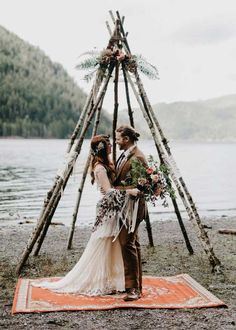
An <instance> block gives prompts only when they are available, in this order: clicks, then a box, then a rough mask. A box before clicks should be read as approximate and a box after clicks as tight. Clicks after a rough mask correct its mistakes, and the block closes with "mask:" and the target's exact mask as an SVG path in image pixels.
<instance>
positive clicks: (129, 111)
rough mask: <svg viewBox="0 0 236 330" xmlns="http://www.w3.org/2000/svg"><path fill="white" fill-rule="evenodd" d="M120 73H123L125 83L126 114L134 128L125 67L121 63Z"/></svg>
mask: <svg viewBox="0 0 236 330" xmlns="http://www.w3.org/2000/svg"><path fill="white" fill-rule="evenodd" d="M122 71H123V76H124V82H125V94H126V101H127V105H128V114H129V120H130V125H131V126H132V127H133V128H134V117H133V110H132V108H131V103H130V96H129V86H128V81H127V77H126V71H125V65H124V63H123V62H122Z"/></svg>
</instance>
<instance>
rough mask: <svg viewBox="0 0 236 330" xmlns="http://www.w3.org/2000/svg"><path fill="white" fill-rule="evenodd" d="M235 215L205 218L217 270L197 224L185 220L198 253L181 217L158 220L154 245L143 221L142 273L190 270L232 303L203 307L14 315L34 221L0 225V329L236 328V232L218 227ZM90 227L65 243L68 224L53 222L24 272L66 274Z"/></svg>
mask: <svg viewBox="0 0 236 330" xmlns="http://www.w3.org/2000/svg"><path fill="white" fill-rule="evenodd" d="M235 220H236V219H235V217H221V218H204V219H203V224H204V226H205V227H206V230H207V232H208V235H209V237H210V239H211V243H212V245H213V247H214V251H215V254H216V255H217V257H218V258H219V259H220V261H221V263H222V265H223V272H222V273H220V274H216V273H212V271H211V267H210V265H209V261H208V259H207V257H206V254H205V252H204V251H203V249H202V247H201V245H200V244H199V240H198V238H197V236H196V234H195V231H194V229H193V226H192V224H191V223H190V222H189V221H188V220H186V221H185V225H186V229H187V232H188V234H189V238H190V240H191V244H192V246H193V249H194V254H193V255H189V253H188V251H187V248H186V246H185V243H184V240H183V237H182V233H181V231H180V227H179V225H178V222H177V221H174V220H170V221H155V222H153V223H152V232H153V238H154V242H155V247H154V248H150V247H149V246H148V236H147V232H146V228H145V223H142V224H141V226H140V233H139V234H140V241H141V244H142V263H143V274H144V275H154V276H171V275H176V274H181V273H188V274H189V275H190V276H191V277H193V278H194V279H195V280H196V281H198V282H199V283H200V284H201V285H202V286H204V287H205V288H206V289H208V290H209V291H210V292H212V293H213V294H214V295H216V296H217V297H218V298H219V299H221V300H223V301H224V302H225V303H226V305H227V308H201V309H175V310H168V309H116V310H108V311H77V312H53V313H34V314H33V313H32V314H16V315H13V316H12V315H11V307H12V301H13V296H14V290H15V286H16V282H17V276H16V274H15V269H16V265H17V262H18V260H19V257H20V255H21V253H22V249H23V248H24V247H25V245H26V242H27V240H28V238H29V235H30V234H31V232H32V230H33V228H34V227H33V225H32V224H27V223H23V224H18V225H15V226H3V227H0V241H1V248H0V263H1V267H0V281H1V298H0V299H1V300H0V305H1V309H0V328H1V329H19V330H20V329H35V330H38V329H44V330H46V329H96V330H97V329H107V330H109V329H119V330H120V329H196V330H201V329H208V330H209V329H224V330H226V329H236V236H235V235H224V234H220V233H219V232H218V231H219V229H229V228H230V229H236V222H235ZM90 230H91V228H90V227H80V226H78V227H77V228H76V233H75V237H74V241H73V242H74V244H73V249H72V250H70V251H68V250H67V249H66V242H67V236H68V231H69V227H66V226H60V225H51V228H50V230H49V232H48V234H47V237H46V239H45V241H44V244H43V246H42V249H41V253H40V255H39V256H38V257H33V256H30V258H29V260H28V262H27V264H26V266H25V267H24V269H23V271H22V274H21V276H22V277H27V278H38V277H43V276H45V277H46V276H62V275H63V274H65V273H66V272H67V271H68V270H70V269H71V268H72V266H73V265H74V264H75V263H76V261H77V260H78V259H79V257H80V255H81V254H82V252H83V249H84V247H85V245H86V242H87V241H88V239H89V235H90Z"/></svg>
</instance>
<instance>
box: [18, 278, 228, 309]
mask: <svg viewBox="0 0 236 330" xmlns="http://www.w3.org/2000/svg"><path fill="white" fill-rule="evenodd" d="M58 279H59V278H50V279H49V280H53V281H55V280H58ZM41 280H42V279H38V281H41ZM32 281H35V279H34V280H33V279H23V278H20V279H19V280H18V283H17V286H16V291H15V297H14V302H13V307H12V313H13V314H15V313H33V312H52V311H73V310H106V309H114V308H201V307H217V306H226V305H225V303H224V302H223V301H221V300H219V299H218V298H217V297H215V296H214V295H213V294H212V293H210V292H209V291H208V290H206V289H205V288H204V287H202V286H201V285H200V284H199V283H197V282H196V281H195V280H194V279H193V278H191V277H190V276H189V275H187V274H180V275H177V276H172V277H152V276H145V277H144V278H143V294H142V298H141V299H139V300H137V301H129V302H125V301H123V299H122V298H123V297H124V294H117V295H107V296H99V297H98V296H97V297H88V296H84V295H75V294H61V293H55V292H52V291H49V290H47V289H42V288H36V287H33V286H32V285H31V282H32Z"/></svg>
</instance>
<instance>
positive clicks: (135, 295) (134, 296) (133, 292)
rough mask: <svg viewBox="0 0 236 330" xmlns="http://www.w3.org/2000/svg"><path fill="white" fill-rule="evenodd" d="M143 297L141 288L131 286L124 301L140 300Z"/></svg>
mask: <svg viewBox="0 0 236 330" xmlns="http://www.w3.org/2000/svg"><path fill="white" fill-rule="evenodd" d="M140 297H141V294H140V291H139V289H136V288H131V289H128V290H127V294H126V296H125V297H124V301H133V300H138V299H139V298H140Z"/></svg>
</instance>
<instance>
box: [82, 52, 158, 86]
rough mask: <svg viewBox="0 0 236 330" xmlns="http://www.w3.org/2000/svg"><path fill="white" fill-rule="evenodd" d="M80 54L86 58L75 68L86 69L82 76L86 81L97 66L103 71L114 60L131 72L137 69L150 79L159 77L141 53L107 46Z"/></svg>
mask: <svg viewBox="0 0 236 330" xmlns="http://www.w3.org/2000/svg"><path fill="white" fill-rule="evenodd" d="M82 56H86V58H85V59H84V60H82V61H81V62H80V63H79V64H77V65H76V69H78V70H86V71H88V73H86V74H85V76H84V80H86V81H87V82H88V81H90V80H91V79H92V77H93V76H94V74H95V72H96V71H97V68H100V69H101V70H102V71H104V73H105V71H106V69H107V67H108V65H109V64H110V63H112V62H114V61H117V62H119V63H121V62H122V63H123V64H124V66H125V68H126V69H127V70H128V71H129V72H131V73H135V72H136V70H139V71H140V72H142V73H143V74H144V75H146V76H147V77H148V78H150V79H158V78H159V74H158V70H157V68H156V67H155V66H154V65H152V64H150V63H149V62H147V60H146V59H145V58H144V57H143V56H142V55H131V54H126V53H124V52H123V51H122V49H119V48H116V49H114V50H112V49H110V48H107V49H104V50H103V51H102V52H97V51H88V52H85V53H83V54H82V55H80V57H82Z"/></svg>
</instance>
